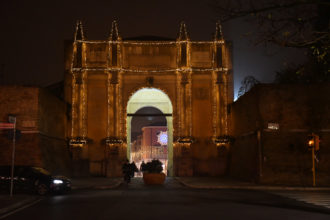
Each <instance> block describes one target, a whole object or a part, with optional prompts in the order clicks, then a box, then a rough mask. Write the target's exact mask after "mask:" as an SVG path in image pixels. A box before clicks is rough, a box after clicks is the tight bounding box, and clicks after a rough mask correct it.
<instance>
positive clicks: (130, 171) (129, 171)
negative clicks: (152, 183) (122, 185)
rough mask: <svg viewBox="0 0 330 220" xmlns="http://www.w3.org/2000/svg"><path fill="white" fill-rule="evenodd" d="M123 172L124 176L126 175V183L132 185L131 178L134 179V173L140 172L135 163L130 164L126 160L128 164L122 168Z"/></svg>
mask: <svg viewBox="0 0 330 220" xmlns="http://www.w3.org/2000/svg"><path fill="white" fill-rule="evenodd" d="M122 171H123V174H124V181H125V182H126V183H130V182H131V178H133V177H134V173H135V172H138V171H139V170H138V168H137V167H136V165H135V162H134V161H133V162H132V163H129V161H128V160H126V162H125V163H124V164H123V166H122Z"/></svg>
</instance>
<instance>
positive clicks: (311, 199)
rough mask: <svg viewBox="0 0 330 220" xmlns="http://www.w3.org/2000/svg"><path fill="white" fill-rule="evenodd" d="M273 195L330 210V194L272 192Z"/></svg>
mask: <svg viewBox="0 0 330 220" xmlns="http://www.w3.org/2000/svg"><path fill="white" fill-rule="evenodd" d="M272 193H273V194H276V195H280V196H283V197H287V198H291V199H295V200H298V201H302V202H305V203H309V204H313V205H318V206H323V207H326V208H329V209H330V193H322V192H272Z"/></svg>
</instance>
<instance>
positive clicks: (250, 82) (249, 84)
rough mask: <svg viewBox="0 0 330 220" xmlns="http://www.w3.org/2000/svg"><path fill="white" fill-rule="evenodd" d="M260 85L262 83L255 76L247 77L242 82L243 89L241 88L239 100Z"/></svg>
mask: <svg viewBox="0 0 330 220" xmlns="http://www.w3.org/2000/svg"><path fill="white" fill-rule="evenodd" d="M259 83H260V82H259V81H258V80H257V79H256V78H254V77H253V76H246V77H245V78H244V79H243V81H242V82H241V87H240V88H239V91H238V95H237V98H239V97H240V96H242V95H244V94H245V93H246V92H248V91H249V90H250V89H252V88H253V87H254V86H255V85H257V84H259Z"/></svg>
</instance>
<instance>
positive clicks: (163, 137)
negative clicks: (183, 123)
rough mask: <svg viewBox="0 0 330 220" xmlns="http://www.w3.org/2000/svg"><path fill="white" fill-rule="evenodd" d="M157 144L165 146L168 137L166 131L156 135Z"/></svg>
mask: <svg viewBox="0 0 330 220" xmlns="http://www.w3.org/2000/svg"><path fill="white" fill-rule="evenodd" d="M157 138H158V140H157V142H158V143H160V144H161V145H167V142H168V136H167V131H161V132H160V133H159V134H158V135H157Z"/></svg>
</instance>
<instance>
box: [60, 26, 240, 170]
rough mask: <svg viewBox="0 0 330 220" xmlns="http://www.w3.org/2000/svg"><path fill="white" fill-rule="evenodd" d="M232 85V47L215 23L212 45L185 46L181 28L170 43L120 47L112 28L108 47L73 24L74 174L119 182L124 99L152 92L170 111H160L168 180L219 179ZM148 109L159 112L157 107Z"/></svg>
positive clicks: (69, 86) (126, 145)
mask: <svg viewBox="0 0 330 220" xmlns="http://www.w3.org/2000/svg"><path fill="white" fill-rule="evenodd" d="M232 79H233V75H232V65H231V54H230V46H229V44H228V43H227V42H226V41H224V39H223V36H222V32H221V26H220V24H217V25H216V32H215V37H214V39H213V40H212V41H192V40H190V39H189V36H188V33H187V31H186V26H185V24H184V23H182V24H181V26H180V32H179V36H178V38H177V39H176V40H123V39H122V38H121V36H120V35H119V33H118V28H117V23H116V22H115V21H114V22H113V23H112V30H111V34H110V37H109V39H108V40H104V41H90V40H87V39H86V38H85V37H84V32H83V27H82V24H81V22H78V23H77V26H76V32H75V37H74V42H73V45H72V47H69V48H68V50H67V53H66V75H65V82H66V83H65V97H66V101H67V102H68V103H70V104H71V118H70V123H69V124H68V125H67V136H68V138H69V139H70V142H69V143H70V147H71V149H72V155H73V160H74V161H75V163H74V164H76V170H77V172H76V173H77V174H78V173H79V172H84V171H82V169H88V172H87V173H89V174H91V175H100V176H120V175H121V165H122V163H123V161H124V160H125V159H126V158H129V154H130V147H131V146H130V145H131V143H130V123H129V122H130V120H131V118H130V117H131V116H130V114H134V112H129V111H128V103H129V100H130V98H131V97H132V96H133V95H134V94H135V93H136V92H138V91H139V90H141V89H143V88H153V89H157V90H158V91H160V92H161V93H164V94H165V95H166V96H167V97H168V99H169V101H168V102H169V104H168V105H169V106H171V107H170V108H171V109H170V111H169V112H164V111H162V110H161V109H160V110H161V111H162V112H163V113H164V114H165V116H166V118H167V122H168V123H167V126H168V139H169V144H168V147H169V149H168V154H169V155H168V159H169V160H170V161H171V166H170V168H169V175H176V176H191V175H202V174H203V175H205V174H206V175H220V174H222V173H223V172H224V169H225V164H226V161H224V160H223V159H222V158H224V157H222V156H221V155H219V154H220V153H219V152H224V151H223V150H219V149H220V148H223V147H226V146H227V143H226V142H225V141H224V140H225V138H224V137H227V136H228V135H229V130H230V123H229V117H228V112H229V109H228V105H229V104H231V103H232V101H233V82H232ZM146 98H147V97H146ZM149 104H150V103H149ZM149 104H145V105H146V106H147V105H149ZM150 105H152V106H156V107H157V103H156V101H155V103H154V105H153V104H150Z"/></svg>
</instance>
